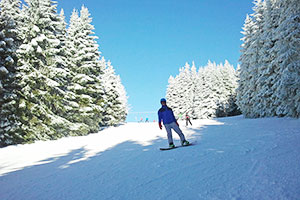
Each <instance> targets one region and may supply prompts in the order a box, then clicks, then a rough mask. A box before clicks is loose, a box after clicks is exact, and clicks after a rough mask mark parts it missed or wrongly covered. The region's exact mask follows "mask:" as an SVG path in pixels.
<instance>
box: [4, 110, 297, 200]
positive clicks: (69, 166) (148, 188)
mask: <svg viewBox="0 0 300 200" xmlns="http://www.w3.org/2000/svg"><path fill="white" fill-rule="evenodd" d="M181 127H182V130H183V132H184V133H185V135H186V136H187V138H188V139H189V140H190V141H192V142H194V143H196V145H194V146H190V147H186V148H178V149H174V150H171V151H160V150H159V147H164V146H167V139H166V133H165V130H163V131H161V130H159V129H158V126H157V124H156V123H128V124H125V125H122V126H119V127H116V128H109V129H106V130H104V131H101V132H99V133H97V134H92V135H89V136H84V137H70V138H64V139H60V140H57V141H46V142H37V143H34V144H28V145H17V146H9V147H6V148H2V149H0V199H3V200H4V199H5V200H32V199H35V200H39V199H43V200H44V199H49V200H54V199H55V200H64V199H65V200H77V199H78V200H94V199H95V200H98V199H99V200H100V199H101V200H104V199H122V200H127V199H128V200H132V199H138V200H141V199H146V200H147V199H149V200H154V199H155V200H157V199H163V200H166V199H172V200H174V199H180V200H182V199H185V200H186V199H249V200H253V199H270V200H271V199H272V200H274V199H288V200H293V199H295V200H296V199H300V190H299V188H300V120H299V119H288V118H281V119H278V118H268V119H244V118H243V117H242V116H238V117H231V118H222V119H215V120H199V121H194V122H193V126H192V127H184V123H183V122H182V123H181ZM175 139H176V140H175V142H176V144H179V140H178V137H177V136H176V137H175Z"/></svg>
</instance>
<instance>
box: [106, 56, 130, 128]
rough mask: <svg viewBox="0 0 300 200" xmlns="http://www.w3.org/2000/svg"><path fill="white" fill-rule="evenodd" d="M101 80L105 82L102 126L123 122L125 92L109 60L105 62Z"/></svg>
mask: <svg viewBox="0 0 300 200" xmlns="http://www.w3.org/2000/svg"><path fill="white" fill-rule="evenodd" d="M102 81H103V83H104V84H105V85H104V88H105V99H104V102H105V106H104V113H103V115H104V124H103V126H113V125H117V124H118V123H120V122H124V121H125V119H126V115H127V98H126V92H125V89H124V87H123V86H122V84H121V80H120V77H119V76H117V75H116V74H115V70H114V68H113V66H112V65H111V63H110V61H108V62H107V63H106V68H105V70H104V74H103V76H102Z"/></svg>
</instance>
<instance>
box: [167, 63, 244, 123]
mask: <svg viewBox="0 0 300 200" xmlns="http://www.w3.org/2000/svg"><path fill="white" fill-rule="evenodd" d="M236 88H237V76H236V72H235V70H234V68H233V66H232V65H230V64H229V62H228V61H225V65H224V66H223V64H220V65H218V66H217V65H216V63H212V62H210V61H209V62H208V64H207V66H206V67H204V68H200V69H199V71H198V73H197V70H196V67H195V64H194V63H193V65H192V67H191V68H190V66H189V65H188V64H186V65H185V67H184V68H180V70H179V75H177V76H176V77H175V78H174V77H172V76H170V78H169V85H168V87H167V94H166V97H167V100H168V105H169V106H170V107H171V108H172V109H173V111H174V113H175V115H176V116H183V115H185V114H186V113H188V114H189V116H190V117H192V118H194V119H197V118H211V117H220V116H228V115H236V114H239V112H238V109H237V105H236Z"/></svg>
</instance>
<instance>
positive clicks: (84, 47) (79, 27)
mask: <svg viewBox="0 0 300 200" xmlns="http://www.w3.org/2000/svg"><path fill="white" fill-rule="evenodd" d="M91 22H92V19H91V18H90V13H89V11H88V9H87V8H85V7H84V6H83V7H82V9H81V11H80V17H79V16H78V12H77V11H76V10H74V11H73V13H72V16H71V18H70V26H69V28H68V40H67V44H66V45H67V48H68V55H69V59H70V71H71V73H72V79H71V81H70V85H69V86H68V90H69V93H68V100H69V101H70V102H72V104H71V105H70V110H69V112H68V113H69V115H68V119H70V120H71V121H72V122H76V123H83V124H86V125H87V126H88V128H89V132H95V131H97V130H99V124H100V125H103V124H105V123H104V118H103V117H104V116H103V113H104V109H103V107H104V105H105V102H104V99H103V95H104V88H103V83H102V82H101V77H100V76H101V75H102V74H103V70H104V68H105V63H103V62H101V61H100V52H99V50H98V44H97V42H96V39H97V37H96V36H94V32H93V29H94V27H93V25H91Z"/></svg>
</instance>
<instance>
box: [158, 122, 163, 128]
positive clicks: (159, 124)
mask: <svg viewBox="0 0 300 200" xmlns="http://www.w3.org/2000/svg"><path fill="white" fill-rule="evenodd" d="M158 126H159V128H160V130H161V129H162V125H161V123H160V122H159V123H158Z"/></svg>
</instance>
